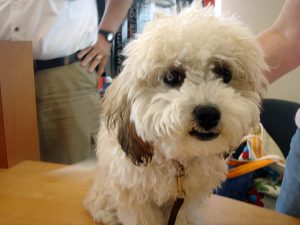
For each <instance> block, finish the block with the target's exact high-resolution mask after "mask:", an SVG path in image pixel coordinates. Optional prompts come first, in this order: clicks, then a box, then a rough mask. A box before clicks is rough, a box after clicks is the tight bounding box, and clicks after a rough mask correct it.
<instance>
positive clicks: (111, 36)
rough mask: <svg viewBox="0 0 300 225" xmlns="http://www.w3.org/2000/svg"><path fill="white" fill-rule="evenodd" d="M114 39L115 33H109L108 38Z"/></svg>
mask: <svg viewBox="0 0 300 225" xmlns="http://www.w3.org/2000/svg"><path fill="white" fill-rule="evenodd" d="M113 39H114V35H113V34H112V33H108V35H107V40H108V41H112V40H113Z"/></svg>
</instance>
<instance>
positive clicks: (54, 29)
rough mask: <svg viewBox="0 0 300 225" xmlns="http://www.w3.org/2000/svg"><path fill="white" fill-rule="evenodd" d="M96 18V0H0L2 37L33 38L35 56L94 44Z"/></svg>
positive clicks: (50, 55) (47, 56)
mask: <svg viewBox="0 0 300 225" xmlns="http://www.w3.org/2000/svg"><path fill="white" fill-rule="evenodd" d="M97 20H98V15H97V5H96V1H95V0H0V40H13V41H32V44H33V53H34V59H44V60H45V59H53V58H58V57H63V56H68V55H71V54H73V53H75V52H76V51H78V50H80V49H83V48H85V47H88V46H91V45H93V44H94V43H95V42H96V40H97V33H98V24H97Z"/></svg>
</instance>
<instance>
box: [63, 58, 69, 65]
mask: <svg viewBox="0 0 300 225" xmlns="http://www.w3.org/2000/svg"><path fill="white" fill-rule="evenodd" d="M69 64H70V58H69V57H68V56H67V57H64V65H69Z"/></svg>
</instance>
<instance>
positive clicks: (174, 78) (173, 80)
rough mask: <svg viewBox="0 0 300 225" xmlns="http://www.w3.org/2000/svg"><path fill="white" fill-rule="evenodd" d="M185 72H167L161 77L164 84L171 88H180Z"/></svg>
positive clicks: (175, 70) (180, 70)
mask: <svg viewBox="0 0 300 225" xmlns="http://www.w3.org/2000/svg"><path fill="white" fill-rule="evenodd" d="M185 76H186V75H185V72H184V70H183V69H179V68H177V69H173V70H171V71H169V72H168V73H167V74H165V76H164V77H163V80H164V83H165V84H167V85H169V86H171V87H178V86H180V85H181V84H182V83H183V81H184V79H185Z"/></svg>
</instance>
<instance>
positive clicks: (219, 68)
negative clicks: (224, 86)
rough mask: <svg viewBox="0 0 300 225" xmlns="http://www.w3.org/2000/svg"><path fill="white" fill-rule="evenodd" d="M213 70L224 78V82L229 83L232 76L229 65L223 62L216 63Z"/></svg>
mask: <svg viewBox="0 0 300 225" xmlns="http://www.w3.org/2000/svg"><path fill="white" fill-rule="evenodd" d="M212 71H213V73H215V74H216V75H218V76H219V77H220V78H222V79H223V82H224V83H229V81H230V80H231V78H232V74H231V71H230V68H229V66H228V65H226V64H223V63H221V62H216V63H214V65H213V68H212Z"/></svg>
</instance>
